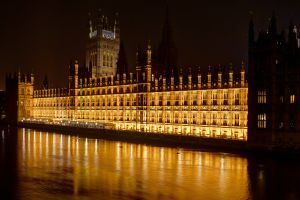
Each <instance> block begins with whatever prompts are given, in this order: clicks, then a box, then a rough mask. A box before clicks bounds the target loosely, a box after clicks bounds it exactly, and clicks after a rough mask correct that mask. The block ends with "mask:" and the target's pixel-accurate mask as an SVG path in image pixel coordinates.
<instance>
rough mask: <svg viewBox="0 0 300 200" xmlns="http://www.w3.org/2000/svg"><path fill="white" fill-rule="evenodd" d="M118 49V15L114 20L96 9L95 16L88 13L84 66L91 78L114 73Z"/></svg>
mask: <svg viewBox="0 0 300 200" xmlns="http://www.w3.org/2000/svg"><path fill="white" fill-rule="evenodd" d="M119 49H120V27H119V16H118V14H117V13H116V14H115V17H114V21H111V20H110V19H109V18H108V17H107V16H104V15H103V14H102V13H101V10H99V11H98V13H97V16H93V15H92V14H89V34H88V42H87V48H86V66H87V67H88V68H89V70H90V73H91V76H92V78H98V77H100V76H105V75H116V71H117V60H118V53H119Z"/></svg>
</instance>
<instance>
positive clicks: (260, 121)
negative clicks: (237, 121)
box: [257, 113, 267, 128]
mask: <svg viewBox="0 0 300 200" xmlns="http://www.w3.org/2000/svg"><path fill="white" fill-rule="evenodd" d="M257 128H267V115H266V113H263V114H258V115H257Z"/></svg>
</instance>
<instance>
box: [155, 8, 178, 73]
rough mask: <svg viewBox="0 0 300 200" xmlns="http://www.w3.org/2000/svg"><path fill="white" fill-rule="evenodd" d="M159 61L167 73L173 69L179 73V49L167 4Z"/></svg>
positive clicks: (161, 67)
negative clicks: (176, 44) (175, 41)
mask: <svg viewBox="0 0 300 200" xmlns="http://www.w3.org/2000/svg"><path fill="white" fill-rule="evenodd" d="M158 63H159V65H160V67H159V68H160V69H161V70H165V71H167V73H170V72H171V69H174V72H175V74H177V72H178V68H177V49H176V46H175V43H174V40H173V34H172V29H171V25H170V21H169V9H168V6H166V17H165V23H164V25H163V32H162V39H161V42H160V44H159V48H158Z"/></svg>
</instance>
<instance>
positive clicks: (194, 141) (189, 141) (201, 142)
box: [2, 122, 300, 158]
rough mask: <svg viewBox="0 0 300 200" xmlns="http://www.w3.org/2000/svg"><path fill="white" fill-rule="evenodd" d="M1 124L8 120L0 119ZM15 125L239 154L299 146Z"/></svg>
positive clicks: (289, 152)
mask: <svg viewBox="0 0 300 200" xmlns="http://www.w3.org/2000/svg"><path fill="white" fill-rule="evenodd" d="M3 126H6V127H7V126H8V124H5V123H2V127H3ZM10 127H16V128H29V129H35V130H41V131H49V132H59V133H62V134H65V135H71V136H77V137H81V138H83V137H84V138H90V139H104V140H112V141H122V142H129V143H135V144H148V145H153V146H159V147H173V148H185V149H190V150H195V151H209V152H219V153H233V154H237V155H240V156H256V157H257V156H258V157H274V156H276V157H282V158H289V157H292V158H299V156H300V150H295V149H287V148H285V149H283V148H272V147H270V146H254V145H249V144H248V143H247V141H241V140H228V139H227V140H226V139H219V138H205V137H198V136H188V135H171V134H161V133H147V132H136V131H124V130H110V129H96V128H83V127H73V126H61V125H53V124H37V123H26V122H19V123H18V124H17V126H10Z"/></svg>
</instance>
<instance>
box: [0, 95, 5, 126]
mask: <svg viewBox="0 0 300 200" xmlns="http://www.w3.org/2000/svg"><path fill="white" fill-rule="evenodd" d="M5 107H6V100H5V91H3V90H0V121H1V120H4V119H5V118H6V112H5Z"/></svg>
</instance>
